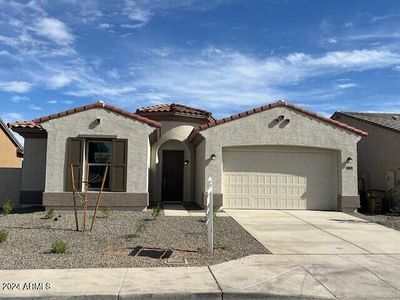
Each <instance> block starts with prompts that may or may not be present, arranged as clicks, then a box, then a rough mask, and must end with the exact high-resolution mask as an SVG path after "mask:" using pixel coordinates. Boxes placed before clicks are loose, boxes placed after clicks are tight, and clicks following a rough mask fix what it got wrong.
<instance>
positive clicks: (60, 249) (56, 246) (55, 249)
mask: <svg viewBox="0 0 400 300" xmlns="http://www.w3.org/2000/svg"><path fill="white" fill-rule="evenodd" d="M67 250H68V245H67V243H65V242H63V241H55V242H54V243H53V244H51V252H52V253H55V254H63V253H66V252H67Z"/></svg>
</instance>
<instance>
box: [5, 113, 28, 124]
mask: <svg viewBox="0 0 400 300" xmlns="http://www.w3.org/2000/svg"><path fill="white" fill-rule="evenodd" d="M2 119H3V120H4V122H6V123H8V122H11V121H19V120H23V119H24V115H23V114H21V113H16V112H6V113H4V114H3V115H2Z"/></svg>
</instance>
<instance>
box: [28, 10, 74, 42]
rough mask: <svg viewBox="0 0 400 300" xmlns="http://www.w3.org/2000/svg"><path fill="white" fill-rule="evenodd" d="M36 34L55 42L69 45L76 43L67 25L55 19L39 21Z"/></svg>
mask: <svg viewBox="0 0 400 300" xmlns="http://www.w3.org/2000/svg"><path fill="white" fill-rule="evenodd" d="M36 33H37V34H38V35H40V36H44V37H46V38H48V39H50V40H52V41H54V42H57V43H61V44H69V43H71V42H73V41H74V36H73V35H72V34H71V33H70V31H69V29H68V27H67V25H65V24H64V23H63V22H61V21H60V20H58V19H55V18H47V17H45V18H41V19H39V20H38V21H37V25H36Z"/></svg>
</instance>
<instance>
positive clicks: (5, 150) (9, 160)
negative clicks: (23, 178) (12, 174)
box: [0, 127, 22, 168]
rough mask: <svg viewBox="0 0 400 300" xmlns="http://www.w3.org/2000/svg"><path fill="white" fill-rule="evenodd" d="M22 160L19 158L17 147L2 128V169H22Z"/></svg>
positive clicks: (0, 151)
mask: <svg viewBox="0 0 400 300" xmlns="http://www.w3.org/2000/svg"><path fill="white" fill-rule="evenodd" d="M21 166H22V159H21V158H19V157H17V147H15V145H14V143H13V142H12V141H11V140H10V138H9V136H8V135H7V134H6V133H5V132H4V130H3V128H1V127H0V168H20V167H21Z"/></svg>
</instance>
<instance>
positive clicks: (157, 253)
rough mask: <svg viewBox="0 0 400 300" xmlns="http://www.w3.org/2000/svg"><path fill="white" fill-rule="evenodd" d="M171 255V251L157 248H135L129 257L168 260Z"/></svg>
mask: <svg viewBox="0 0 400 300" xmlns="http://www.w3.org/2000/svg"><path fill="white" fill-rule="evenodd" d="M171 254H172V250H168V249H159V248H143V247H140V246H138V247H135V248H134V249H133V251H132V252H131V254H130V255H131V256H138V257H149V258H158V259H162V258H169V257H170V256H171Z"/></svg>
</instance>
